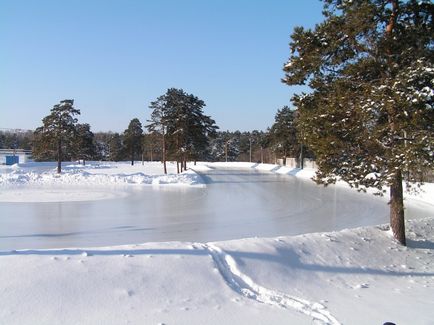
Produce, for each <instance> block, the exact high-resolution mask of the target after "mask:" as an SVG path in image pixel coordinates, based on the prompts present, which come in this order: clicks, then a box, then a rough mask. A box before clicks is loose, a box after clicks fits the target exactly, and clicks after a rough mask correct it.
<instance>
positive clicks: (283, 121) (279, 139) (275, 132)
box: [270, 106, 300, 162]
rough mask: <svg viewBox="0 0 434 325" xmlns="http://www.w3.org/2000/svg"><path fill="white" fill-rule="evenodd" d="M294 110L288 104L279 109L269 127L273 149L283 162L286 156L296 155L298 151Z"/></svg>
mask: <svg viewBox="0 0 434 325" xmlns="http://www.w3.org/2000/svg"><path fill="white" fill-rule="evenodd" d="M296 132H297V130H296V127H295V111H294V110H291V109H290V108H289V107H288V106H284V107H283V108H282V109H279V110H278V111H277V113H276V116H275V118H274V124H273V125H272V126H271V128H270V140H271V146H272V148H273V151H274V152H275V153H277V154H278V155H280V156H281V157H282V158H283V161H284V162H285V158H286V157H288V156H291V157H298V154H299V152H300V150H299V148H300V146H299V143H298V141H297V136H296Z"/></svg>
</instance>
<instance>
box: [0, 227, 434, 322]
mask: <svg viewBox="0 0 434 325" xmlns="http://www.w3.org/2000/svg"><path fill="white" fill-rule="evenodd" d="M407 230H408V239H409V240H408V247H402V246H400V245H399V244H397V243H396V242H394V241H393V239H392V238H390V236H389V232H388V231H387V229H386V228H385V227H366V228H358V229H353V230H344V231H341V232H331V233H317V234H309V235H302V236H296V237H279V238H269V239H262V238H256V239H244V240H234V241H226V242H215V243H206V244H205V243H177V242H171V243H147V244H141V245H130V246H117V247H105V248H82V249H78V248H71V249H55V250H20V251H4V252H0V260H1V262H2V267H1V268H0V277H1V278H2V284H1V285H0V292H1V295H0V305H1V306H2V308H1V309H0V319H2V322H3V323H5V324H30V323H31V324H53V323H62V324H65V325H66V324H77V323H79V324H97V323H98V324H119V323H131V324H167V325H170V324H189V325H195V324H355V325H357V324H383V323H384V322H386V321H391V322H394V323H396V324H432V320H433V319H434V308H433V307H434V305H433V299H432V297H433V296H434V259H433V254H434V219H425V220H413V221H410V222H408V224H407ZM41 270H44V271H43V272H41Z"/></svg>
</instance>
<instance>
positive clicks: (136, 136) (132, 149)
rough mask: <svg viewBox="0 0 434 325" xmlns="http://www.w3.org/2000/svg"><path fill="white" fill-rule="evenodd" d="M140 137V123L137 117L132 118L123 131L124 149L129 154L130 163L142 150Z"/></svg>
mask: <svg viewBox="0 0 434 325" xmlns="http://www.w3.org/2000/svg"><path fill="white" fill-rule="evenodd" d="M142 137H143V129H142V123H140V121H139V119H137V118H134V119H132V120H131V122H130V124H129V125H128V129H126V130H125V132H124V143H125V149H126V151H127V152H128V153H129V155H130V158H131V165H134V158H135V157H137V155H138V154H139V153H141V152H142Z"/></svg>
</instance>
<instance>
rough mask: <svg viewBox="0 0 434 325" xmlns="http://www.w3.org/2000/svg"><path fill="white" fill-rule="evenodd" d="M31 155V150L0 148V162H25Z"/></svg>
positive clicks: (9, 163)
mask: <svg viewBox="0 0 434 325" xmlns="http://www.w3.org/2000/svg"><path fill="white" fill-rule="evenodd" d="M31 156H32V151H31V150H23V149H0V164H1V165H14V164H22V163H26V162H27V161H28V160H29V159H30V158H31Z"/></svg>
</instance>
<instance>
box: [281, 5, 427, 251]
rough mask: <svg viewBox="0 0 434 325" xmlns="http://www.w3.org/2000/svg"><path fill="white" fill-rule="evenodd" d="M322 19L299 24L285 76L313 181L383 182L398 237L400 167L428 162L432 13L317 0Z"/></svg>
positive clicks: (401, 230) (413, 171) (415, 169)
mask: <svg viewBox="0 0 434 325" xmlns="http://www.w3.org/2000/svg"><path fill="white" fill-rule="evenodd" d="M324 3H325V5H324V15H325V19H324V21H323V22H322V23H321V24H319V25H317V26H316V27H315V28H314V29H313V30H310V29H307V30H305V29H304V28H302V27H297V28H296V29H295V30H294V33H293V34H292V36H291V37H292V42H291V43H290V47H291V56H290V59H289V61H288V63H286V64H285V66H284V70H285V72H286V75H285V78H284V82H285V83H287V84H288V85H302V84H306V83H307V84H308V85H309V86H310V88H311V89H312V92H311V93H309V94H299V95H296V96H295V97H294V98H293V102H294V104H295V106H296V107H297V108H298V109H299V111H300V120H299V131H300V133H301V134H302V135H303V142H305V143H307V144H308V145H309V146H310V148H311V149H312V150H313V151H314V153H315V155H316V158H317V164H318V167H319V171H318V173H317V175H316V180H317V181H318V182H320V183H324V184H328V183H332V182H334V181H335V180H336V178H337V177H339V178H340V179H342V180H344V181H347V182H348V183H349V184H350V185H351V186H354V187H356V188H359V189H362V190H363V189H365V188H367V187H375V188H377V189H378V190H379V192H380V193H383V192H384V187H385V186H386V187H390V203H389V204H390V223H391V228H392V231H393V234H394V236H395V238H396V239H397V240H398V241H399V242H400V243H402V244H403V245H405V243H406V240H405V227H404V205H403V193H402V175H403V172H405V173H408V174H409V175H411V179H412V180H421V175H422V174H423V171H424V170H426V169H430V170H432V169H433V168H434V156H433V150H432V148H433V147H434V136H433V125H434V123H433V122H434V109H433V95H434V91H433V77H434V64H433V61H434V55H433V17H432V16H433V12H434V5H433V4H432V3H431V2H430V1H415V0H409V1H399V0H359V1H350V0H324Z"/></svg>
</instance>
